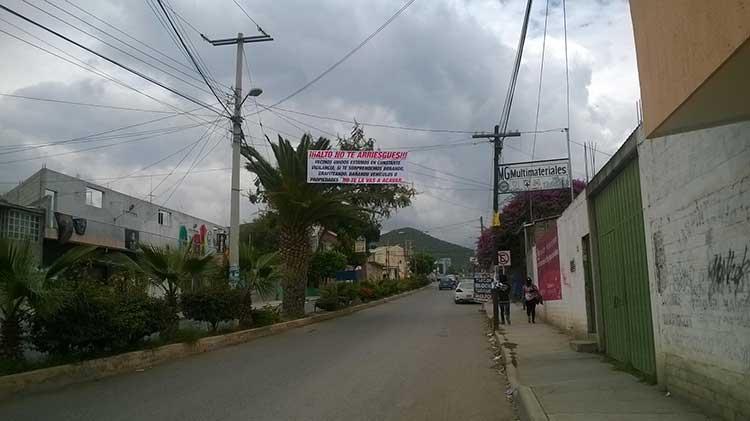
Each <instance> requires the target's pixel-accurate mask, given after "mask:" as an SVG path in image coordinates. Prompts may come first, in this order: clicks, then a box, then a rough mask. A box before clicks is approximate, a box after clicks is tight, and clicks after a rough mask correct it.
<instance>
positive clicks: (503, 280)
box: [497, 274, 511, 324]
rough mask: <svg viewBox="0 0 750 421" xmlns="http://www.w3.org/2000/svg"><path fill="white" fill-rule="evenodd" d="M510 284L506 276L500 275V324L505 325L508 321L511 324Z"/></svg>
mask: <svg viewBox="0 0 750 421" xmlns="http://www.w3.org/2000/svg"><path fill="white" fill-rule="evenodd" d="M510 290H511V288H510V282H509V281H508V277H507V276H505V275H504V274H502V275H500V279H499V281H498V284H497V291H498V300H497V301H498V304H499V305H500V323H501V324H505V321H506V320H507V321H508V324H510Z"/></svg>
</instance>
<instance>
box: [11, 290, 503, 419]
mask: <svg viewBox="0 0 750 421" xmlns="http://www.w3.org/2000/svg"><path fill="white" fill-rule="evenodd" d="M478 309H479V306H476V305H455V304H453V301H452V293H451V292H450V291H444V292H438V291H437V290H436V289H434V288H431V289H429V290H426V291H420V292H418V293H416V294H413V295H410V296H408V297H405V298H402V299H400V300H397V301H394V302H390V303H387V304H384V305H381V306H378V307H374V308H371V309H368V310H365V311H362V312H359V313H356V314H354V315H351V316H346V317H343V318H339V319H334V320H330V321H327V322H323V323H319V324H315V325H310V326H306V327H302V328H299V329H294V330H291V331H289V332H286V333H283V334H280V335H276V336H271V337H267V338H262V339H259V340H256V341H254V342H250V343H247V344H243V345H239V346H235V347H231V348H225V349H222V350H218V351H215V352H211V353H206V354H202V355H199V356H194V357H190V358H187V359H184V360H179V361H175V362H172V363H169V364H165V365H161V366H158V367H155V368H153V369H150V370H146V371H145V372H142V373H132V374H126V375H121V376H117V377H112V378H109V379H104V380H101V381H98V382H91V383H86V384H80V385H75V386H70V387H67V388H65V389H63V390H58V391H55V392H49V393H44V394H36V395H31V396H26V397H23V398H17V399H14V400H11V401H6V402H3V403H0V420H3V421H10V420H57V421H62V420H109V421H115V420H128V421H130V420H431V421H434V420H508V419H512V411H511V408H510V406H509V404H508V402H507V400H506V399H505V397H504V389H505V387H504V379H503V378H502V377H500V376H499V375H498V374H497V373H496V371H495V370H492V369H491V368H490V358H491V354H490V351H489V349H488V347H487V340H486V337H485V336H484V334H483V333H484V332H483V329H484V325H483V317H484V315H482V314H480V313H479V312H478Z"/></svg>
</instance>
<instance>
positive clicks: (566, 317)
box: [533, 191, 589, 338]
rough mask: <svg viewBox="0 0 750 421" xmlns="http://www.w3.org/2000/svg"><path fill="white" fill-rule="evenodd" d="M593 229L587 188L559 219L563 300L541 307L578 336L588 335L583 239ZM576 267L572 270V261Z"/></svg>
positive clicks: (544, 315)
mask: <svg viewBox="0 0 750 421" xmlns="http://www.w3.org/2000/svg"><path fill="white" fill-rule="evenodd" d="M588 233H589V219H588V210H587V202H586V192H585V191H583V192H581V194H579V195H578V196H577V197H576V198H575V200H574V201H573V203H571V205H570V206H568V208H567V209H565V212H563V214H562V215H560V218H558V219H557V239H558V247H559V250H560V283H561V284H562V300H559V301H545V302H544V305H543V306H538V307H537V314H539V315H540V316H541V317H542V318H543V319H544V320H545V321H546V322H548V323H551V324H553V325H555V326H557V327H559V328H560V329H563V330H565V331H567V332H569V333H570V334H571V335H573V336H575V337H577V338H585V337H587V336H588V324H587V319H586V291H585V279H584V268H583V258H582V256H583V254H582V253H583V250H582V242H581V239H582V238H583V237H584V236H585V235H587V234H588ZM533 261H534V279H535V280H537V279H538V277H537V276H538V272H537V267H536V247H535V248H534V260H533ZM571 261H574V262H575V263H574V265H575V271H573V272H571V270H570V269H571V267H570V262H571Z"/></svg>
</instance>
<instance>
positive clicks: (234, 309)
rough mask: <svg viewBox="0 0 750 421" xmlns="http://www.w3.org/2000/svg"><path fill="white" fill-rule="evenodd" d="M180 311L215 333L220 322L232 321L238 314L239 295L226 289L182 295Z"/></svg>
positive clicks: (198, 291) (210, 289)
mask: <svg viewBox="0 0 750 421" xmlns="http://www.w3.org/2000/svg"><path fill="white" fill-rule="evenodd" d="M181 305H182V311H183V313H184V314H185V316H187V317H189V318H191V319H193V320H198V321H202V322H208V323H209V324H210V325H211V331H212V332H216V328H217V327H218V325H219V323H220V322H224V321H229V320H234V319H236V318H237V317H238V312H239V294H238V291H237V290H234V289H228V288H206V289H200V290H197V291H195V292H189V293H184V294H182V299H181Z"/></svg>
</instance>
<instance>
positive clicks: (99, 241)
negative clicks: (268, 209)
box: [3, 168, 228, 259]
mask: <svg viewBox="0 0 750 421" xmlns="http://www.w3.org/2000/svg"><path fill="white" fill-rule="evenodd" d="M3 199H4V200H6V201H8V202H10V203H13V204H15V205H18V206H25V207H35V208H38V209H42V210H43V212H44V216H43V219H44V224H43V227H44V228H43V229H42V238H43V239H44V252H45V259H47V257H46V256H47V254H50V255H55V254H57V253H58V252H60V251H61V250H64V249H65V248H66V244H68V243H70V244H88V245H96V246H99V247H103V248H108V249H114V250H135V249H137V247H138V244H150V245H156V246H166V245H171V246H175V247H176V246H178V245H180V244H191V245H192V246H193V247H196V248H199V249H200V250H202V251H204V252H219V253H221V252H224V251H226V246H227V241H228V239H227V228H226V227H224V226H221V225H220V224H217V223H214V222H210V221H207V220H204V219H201V218H196V217H194V216H191V215H188V214H185V213H183V212H178V211H176V210H173V209H169V208H166V207H163V206H159V205H157V204H156V203H151V202H148V201H145V200H142V199H138V198H136V197H132V196H129V195H126V194H123V193H120V192H117V191H115V190H112V189H109V188H106V187H103V186H100V185H98V184H94V183H90V182H88V181H86V180H83V179H80V178H76V177H71V176H68V175H65V174H63V173H60V172H57V171H53V170H50V169H48V168H42V169H41V170H39V171H38V172H36V173H35V174H34V175H32V176H31V177H29V178H28V179H26V180H25V181H23V182H22V183H20V184H19V185H18V186H17V187H15V188H14V189H12V190H10V191H9V192H7V193H5V194H4V195H3Z"/></svg>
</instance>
